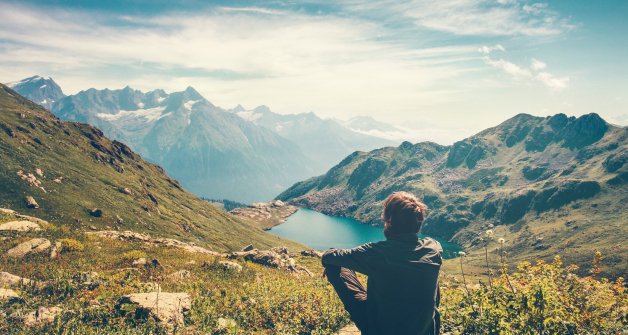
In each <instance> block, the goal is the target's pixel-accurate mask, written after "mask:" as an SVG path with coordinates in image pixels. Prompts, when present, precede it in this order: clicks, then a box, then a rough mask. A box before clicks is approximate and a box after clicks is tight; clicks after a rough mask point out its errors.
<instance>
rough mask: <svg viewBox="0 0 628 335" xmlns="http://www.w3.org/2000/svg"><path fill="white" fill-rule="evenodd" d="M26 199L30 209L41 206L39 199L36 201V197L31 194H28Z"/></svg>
mask: <svg viewBox="0 0 628 335" xmlns="http://www.w3.org/2000/svg"><path fill="white" fill-rule="evenodd" d="M24 201H25V202H26V207H28V208H30V209H37V208H39V204H38V203H37V201H35V198H33V197H31V196H30V195H29V196H27V197H26V198H25V199H24Z"/></svg>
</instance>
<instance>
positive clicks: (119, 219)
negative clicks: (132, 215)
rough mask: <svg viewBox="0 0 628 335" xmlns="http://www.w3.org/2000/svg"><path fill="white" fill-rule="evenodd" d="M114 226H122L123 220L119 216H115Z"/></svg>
mask: <svg viewBox="0 0 628 335" xmlns="http://www.w3.org/2000/svg"><path fill="white" fill-rule="evenodd" d="M116 224H118V225H123V224H124V220H123V219H122V218H121V217H120V216H119V215H116Z"/></svg>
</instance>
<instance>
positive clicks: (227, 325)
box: [216, 318, 238, 332]
mask: <svg viewBox="0 0 628 335" xmlns="http://www.w3.org/2000/svg"><path fill="white" fill-rule="evenodd" d="M237 326H238V323H237V322H236V321H235V320H233V319H225V318H218V320H217V321H216V330H218V331H221V332H222V331H227V330H229V329H231V328H235V327H237Z"/></svg>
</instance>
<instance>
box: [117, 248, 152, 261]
mask: <svg viewBox="0 0 628 335" xmlns="http://www.w3.org/2000/svg"><path fill="white" fill-rule="evenodd" d="M146 257H148V256H147V255H146V253H145V252H144V251H142V250H129V251H127V252H125V253H124V254H122V259H123V260H125V261H128V262H130V261H134V260H136V259H139V258H146Z"/></svg>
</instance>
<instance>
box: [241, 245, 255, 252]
mask: <svg viewBox="0 0 628 335" xmlns="http://www.w3.org/2000/svg"><path fill="white" fill-rule="evenodd" d="M253 249H255V248H254V247H253V245H252V244H249V245H247V246H246V247H244V248H242V251H251V250H253Z"/></svg>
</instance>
